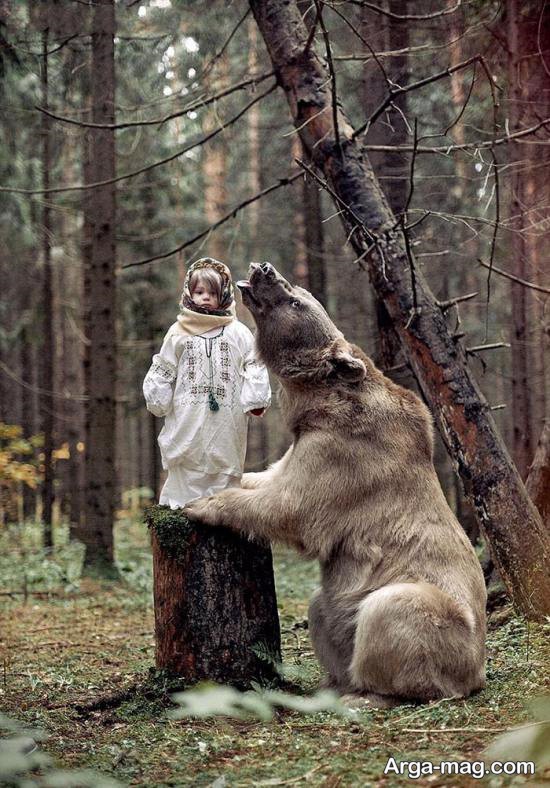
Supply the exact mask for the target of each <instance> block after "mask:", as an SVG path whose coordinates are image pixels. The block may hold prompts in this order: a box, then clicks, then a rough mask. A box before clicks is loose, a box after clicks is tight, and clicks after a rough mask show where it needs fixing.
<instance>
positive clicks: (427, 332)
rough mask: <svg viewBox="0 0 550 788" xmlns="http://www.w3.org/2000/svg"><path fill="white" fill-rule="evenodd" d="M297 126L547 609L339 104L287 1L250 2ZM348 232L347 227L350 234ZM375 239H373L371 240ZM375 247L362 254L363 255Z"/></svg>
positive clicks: (460, 359) (527, 608) (537, 525)
mask: <svg viewBox="0 0 550 788" xmlns="http://www.w3.org/2000/svg"><path fill="white" fill-rule="evenodd" d="M250 6H251V8H252V11H253V13H254V16H255V18H256V21H257V23H258V26H259V28H260V31H261V33H262V35H263V37H264V40H265V42H266V45H267V48H268V51H269V54H270V56H271V59H272V62H273V65H274V67H275V69H276V71H277V75H278V79H279V82H280V84H281V86H282V87H283V89H284V91H285V94H286V97H287V100H288V102H289V105H290V109H291V113H292V116H293V119H294V123H295V125H296V128H298V129H300V135H301V137H302V141H303V143H304V145H305V147H306V149H307V150H308V151H309V152H310V155H311V156H312V158H313V159H314V161H315V163H316V165H317V167H318V169H319V170H321V171H322V172H323V174H324V176H325V178H326V180H327V182H328V185H329V188H330V189H331V190H332V192H333V193H334V194H335V195H336V203H337V206H338V208H342V203H343V204H345V205H346V206H350V209H351V210H352V211H353V214H351V212H350V209H346V210H345V211H344V213H343V214H342V218H343V220H344V222H345V226H346V230H347V232H349V233H350V238H351V242H352V244H353V246H354V249H355V251H356V253H357V254H358V255H365V260H366V262H367V265H368V268H369V273H370V278H371V281H372V283H373V285H374V287H375V289H376V291H377V293H378V295H379V297H380V298H382V299H383V301H384V305H385V307H386V309H387V311H388V315H389V316H390V318H391V320H392V322H393V325H394V328H395V330H396V332H397V334H398V336H399V338H400V341H401V343H402V345H403V348H404V351H405V353H406V355H407V358H408V360H409V363H410V365H411V367H412V369H413V371H414V374H415V376H416V378H417V380H418V383H419V386H420V388H421V390H422V393H423V395H424V397H425V399H426V401H427V402H428V404H429V406H430V408H431V410H432V413H433V414H434V416H435V417H436V419H437V422H438V426H439V429H440V432H441V434H442V436H443V439H444V441H445V444H446V446H447V448H448V450H449V452H450V454H451V456H452V458H453V461H454V463H455V466H456V467H457V470H458V472H459V473H460V475H461V477H462V480H463V483H464V485H465V487H466V489H467V493H468V496H469V498H470V499H471V500H472V502H473V504H474V506H475V509H476V512H477V516H478V518H479V521H480V525H481V528H482V531H483V533H484V535H485V536H486V538H487V542H488V544H489V545H490V548H491V552H492V556H493V559H494V561H495V564H496V566H497V567H498V570H499V572H500V574H501V576H502V578H503V580H504V582H505V583H506V585H507V587H508V589H509V591H510V594H511V596H512V598H513V600H514V602H515V604H516V606H517V608H518V609H519V610H521V611H522V612H523V613H525V614H526V615H528V616H531V617H533V618H543V617H544V616H545V615H548V614H549V613H550V534H548V532H547V531H546V530H545V529H544V526H543V524H542V521H541V518H540V516H539V514H538V512H537V510H536V509H535V507H534V505H533V503H532V502H531V500H530V499H529V496H528V495H527V492H526V490H525V487H524V486H523V484H522V482H521V478H520V477H519V475H518V472H517V470H516V468H515V467H514V466H513V464H512V463H511V461H510V458H509V456H508V453H507V451H506V448H505V446H504V444H503V443H502V440H501V439H500V437H499V435H498V433H497V430H496V427H495V425H494V423H493V420H492V418H491V415H490V411H489V407H488V404H487V402H486V401H485V398H484V397H483V395H482V393H481V392H480V391H479V389H478V387H477V384H476V383H475V380H474V378H473V377H472V375H471V372H470V370H469V368H468V365H467V363H466V355H465V352H464V349H463V348H462V347H461V345H460V344H459V343H458V342H457V341H456V340H455V339H454V338H453V336H452V334H451V332H450V330H449V328H448V327H447V324H446V322H445V318H444V315H443V314H442V311H441V310H440V308H439V307H438V306H437V303H436V301H435V299H434V297H433V295H432V293H431V292H430V290H429V288H428V286H427V284H426V282H425V280H424V278H423V276H422V274H421V272H420V271H418V269H416V268H413V267H412V266H413V265H414V261H413V259H412V257H410V256H409V254H408V253H407V248H406V246H405V242H404V239H403V237H402V234H401V232H400V230H399V229H398V228H397V227H396V226H395V217H394V216H393V214H392V212H391V210H390V208H389V206H388V204H387V202H386V200H385V198H384V196H383V194H382V192H381V190H380V187H379V184H378V182H377V179H376V178H375V176H374V173H373V171H372V167H371V165H370V162H369V160H368V158H367V156H366V155H365V154H364V152H362V151H361V150H360V148H359V145H358V144H357V142H356V141H355V140H354V139H353V136H352V135H353V129H352V128H351V126H350V124H349V122H348V120H347V118H346V116H345V115H344V113H343V111H342V110H340V109H338V111H337V123H338V138H337V134H336V130H335V128H334V123H333V104H332V97H331V80H330V76H329V73H328V69H327V68H326V66H325V65H324V64H323V63H322V62H321V60H320V59H319V57H318V56H317V55H316V53H315V49H314V47H310V48H309V49H306V46H305V45H306V40H307V32H306V30H305V27H304V25H303V23H302V21H301V19H300V14H299V12H298V9H297V7H296V4H295V2H288V0H250ZM352 231H353V232H352ZM373 241H374V244H373ZM371 246H373V250H372V252H371V253H370V254H368V253H367V254H365V253H366V252H367V250H368V249H369V248H370V247H371Z"/></svg>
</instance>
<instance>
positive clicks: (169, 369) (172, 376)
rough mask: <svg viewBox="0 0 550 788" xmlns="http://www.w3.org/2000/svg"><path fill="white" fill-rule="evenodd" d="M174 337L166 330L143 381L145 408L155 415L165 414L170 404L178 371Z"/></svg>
mask: <svg viewBox="0 0 550 788" xmlns="http://www.w3.org/2000/svg"><path fill="white" fill-rule="evenodd" d="M175 339H176V337H175V336H174V335H173V334H172V333H170V332H168V334H167V335H166V336H165V338H164V342H163V343H162V347H161V349H160V352H159V353H157V354H156V355H154V356H153V361H152V364H151V366H150V368H149V371H148V372H147V375H146V376H145V380H144V381H143V396H144V397H145V402H146V404H147V410H148V411H149V412H150V413H153V414H154V415H155V416H166V414H167V413H168V411H169V410H170V408H171V406H172V398H173V396H174V384H175V381H176V377H177V372H178V358H177V356H176V351H175Z"/></svg>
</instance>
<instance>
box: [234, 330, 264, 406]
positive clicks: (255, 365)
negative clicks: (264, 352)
mask: <svg viewBox="0 0 550 788" xmlns="http://www.w3.org/2000/svg"><path fill="white" fill-rule="evenodd" d="M248 333H249V335H250V336H249V341H248V342H247V350H246V353H245V356H244V360H243V368H242V376H243V385H242V388H241V405H242V408H243V410H244V411H245V412H247V411H249V410H256V408H268V407H269V405H270V404H271V387H270V385H269V376H268V374H267V369H266V367H265V365H264V364H262V362H261V361H259V360H258V359H257V357H256V349H255V346H254V337H253V336H252V334H251V333H250V332H248Z"/></svg>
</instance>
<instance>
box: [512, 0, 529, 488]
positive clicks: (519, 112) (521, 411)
mask: <svg viewBox="0 0 550 788" xmlns="http://www.w3.org/2000/svg"><path fill="white" fill-rule="evenodd" d="M519 5H520V4H518V2H517V0H508V2H507V6H506V11H507V15H508V49H509V53H510V54H509V75H508V77H509V89H510V101H509V117H510V126H511V128H513V129H517V128H520V124H521V122H522V120H523V118H524V116H525V115H526V109H525V107H524V102H527V101H528V100H529V92H528V86H527V84H526V83H525V81H524V80H525V78H526V77H527V73H526V71H527V68H526V62H525V58H524V57H522V55H523V56H525V51H522V50H524V49H525V45H526V43H527V42H526V40H525V30H524V29H523V27H522V24H521V15H522V12H521V11H520V8H519ZM521 5H523V3H522V4H521ZM522 60H523V64H522ZM522 76H523V79H522ZM523 151H524V146H522V145H519V144H518V143H514V144H512V145H510V146H509V149H508V153H509V155H510V157H511V161H512V162H519V161H521V160H522V159H523V158H524V152H523ZM527 155H528V154H527ZM523 170H524V168H523V167H518V166H517V165H516V166H515V167H514V168H513V175H512V179H511V205H510V214H511V216H512V217H513V219H512V222H513V230H514V232H512V234H511V259H512V263H513V271H514V274H515V275H516V276H517V277H519V278H520V279H524V280H530V279H532V276H530V271H529V267H530V266H529V250H528V238H527V235H526V233H527V232H528V222H529V217H528V216H526V208H527V196H526V193H525V191H526V179H527V178H526V173H525V172H524V171H523ZM511 293H512V329H513V330H512V341H511V346H512V347H511V352H512V419H513V423H514V432H513V441H514V442H513V454H514V461H515V463H516V466H517V468H518V471H519V472H520V474H521V477H522V478H523V479H525V477H526V475H527V469H528V467H529V463H530V462H531V459H532V457H533V437H532V426H531V391H530V386H529V382H530V381H529V378H530V376H531V374H532V369H531V363H530V361H531V348H530V344H529V339H530V337H529V334H530V331H529V329H530V325H531V315H530V313H531V308H532V303H531V302H532V296H531V294H530V293H529V291H528V290H527V288H525V287H523V286H522V285H519V284H515V283H512V285H511Z"/></svg>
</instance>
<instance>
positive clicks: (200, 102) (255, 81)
mask: <svg viewBox="0 0 550 788" xmlns="http://www.w3.org/2000/svg"><path fill="white" fill-rule="evenodd" d="M274 73H275V72H274V71H266V72H265V74H260V75H259V76H257V77H251V78H250V79H245V80H243V81H242V82H238V83H236V84H235V85H230V86H229V87H228V88H226V89H225V90H221V91H220V92H219V93H216V94H214V95H213V96H209V97H208V98H202V99H197V101H194V102H193V103H192V104H188V105H187V106H186V107H183V109H180V110H178V111H177V112H172V113H171V114H170V115H165V116H164V117H162V118H153V120H133V121H128V122H126V123H87V122H86V121H81V120H75V119H74V118H67V117H66V116H64V115H55V114H54V113H53V112H50V111H49V110H47V109H45V108H44V107H39V106H36V107H35V109H37V110H38V111H39V112H43V113H44V114H45V115H49V117H50V118H53V119H54V120H58V121H60V122H61V123H71V124H72V125H73V126H83V127H85V128H91V129H110V130H114V131H117V130H118V129H129V128H133V127H135V126H156V125H161V124H163V123H167V122H168V121H169V120H173V119H174V118H179V117H181V116H182V115H186V114H187V113H188V112H193V111H194V110H197V109H202V108H203V107H207V106H208V105H209V104H212V103H213V102H214V101H218V99H222V98H225V97H226V96H229V95H230V94H231V93H234V92H235V91H237V90H242V89H243V88H246V87H248V86H249V85H259V84H260V83H261V82H264V81H265V80H266V79H269V77H272V76H273V75H274Z"/></svg>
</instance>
